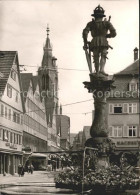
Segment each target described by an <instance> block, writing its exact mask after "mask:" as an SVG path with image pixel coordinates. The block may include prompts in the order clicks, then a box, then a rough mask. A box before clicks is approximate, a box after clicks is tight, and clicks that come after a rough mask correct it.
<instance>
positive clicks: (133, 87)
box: [129, 78, 138, 91]
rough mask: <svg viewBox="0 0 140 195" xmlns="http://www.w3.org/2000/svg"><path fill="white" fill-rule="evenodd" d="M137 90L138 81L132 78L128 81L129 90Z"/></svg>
mask: <svg viewBox="0 0 140 195" xmlns="http://www.w3.org/2000/svg"><path fill="white" fill-rule="evenodd" d="M137 90H138V83H137V81H136V79H134V78H133V79H132V80H131V81H130V83H129V91H137Z"/></svg>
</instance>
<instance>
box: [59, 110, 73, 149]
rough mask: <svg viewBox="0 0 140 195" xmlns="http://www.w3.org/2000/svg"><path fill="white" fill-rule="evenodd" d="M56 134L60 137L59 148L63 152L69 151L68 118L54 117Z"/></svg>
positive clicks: (62, 116) (63, 116) (64, 116)
mask: <svg viewBox="0 0 140 195" xmlns="http://www.w3.org/2000/svg"><path fill="white" fill-rule="evenodd" d="M56 126H57V134H58V135H60V147H61V148H62V149H64V150H69V149H70V117H68V116H66V115H62V114H60V115H56Z"/></svg>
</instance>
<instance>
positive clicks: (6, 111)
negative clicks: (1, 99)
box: [5, 107, 7, 118]
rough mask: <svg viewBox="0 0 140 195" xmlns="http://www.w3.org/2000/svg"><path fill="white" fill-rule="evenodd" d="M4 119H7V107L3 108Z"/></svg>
mask: <svg viewBox="0 0 140 195" xmlns="http://www.w3.org/2000/svg"><path fill="white" fill-rule="evenodd" d="M5 118H7V107H5Z"/></svg>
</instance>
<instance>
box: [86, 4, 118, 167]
mask: <svg viewBox="0 0 140 195" xmlns="http://www.w3.org/2000/svg"><path fill="white" fill-rule="evenodd" d="M104 12H105V11H104V9H103V8H102V7H101V6H100V5H98V6H97V7H96V8H95V10H94V13H93V14H92V16H93V17H94V18H93V19H92V21H90V22H89V23H88V24H87V25H86V27H85V28H84V30H83V40H84V46H83V49H84V51H85V55H86V59H87V64H88V67H89V71H90V82H83V83H84V85H85V87H86V88H87V89H88V91H89V93H93V98H94V106H95V116H94V120H93V123H92V126H91V128H90V135H91V137H92V138H90V139H88V140H87V141H86V143H85V146H87V147H94V148H98V151H99V154H100V159H99V162H100V163H99V164H101V165H103V166H108V159H107V153H108V152H109V151H110V150H111V144H112V142H111V140H110V139H109V138H108V127H107V121H106V115H107V112H106V94H107V92H109V91H110V90H111V89H113V88H115V86H113V82H114V81H113V80H112V79H109V76H108V74H107V73H105V71H104V68H105V64H106V59H108V58H107V54H108V49H109V48H111V49H113V48H112V47H111V46H110V45H109V44H108V40H107V39H108V38H113V37H115V36H116V30H115V28H114V27H113V25H112V24H111V22H110V19H111V16H109V19H108V20H107V19H106V18H105V19H104V20H103V18H104V17H105V15H104ZM89 32H91V36H92V40H91V41H90V42H89V41H88V33H89ZM91 53H92V54H93V64H94V69H95V70H94V72H93V67H92V61H91Z"/></svg>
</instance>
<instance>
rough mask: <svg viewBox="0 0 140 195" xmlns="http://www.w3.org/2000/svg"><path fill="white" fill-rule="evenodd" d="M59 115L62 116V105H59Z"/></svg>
mask: <svg viewBox="0 0 140 195" xmlns="http://www.w3.org/2000/svg"><path fill="white" fill-rule="evenodd" d="M60 114H62V105H61V104H60Z"/></svg>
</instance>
